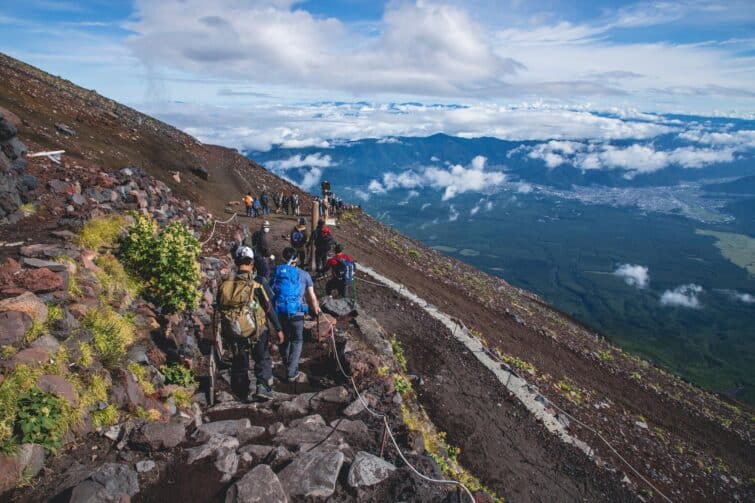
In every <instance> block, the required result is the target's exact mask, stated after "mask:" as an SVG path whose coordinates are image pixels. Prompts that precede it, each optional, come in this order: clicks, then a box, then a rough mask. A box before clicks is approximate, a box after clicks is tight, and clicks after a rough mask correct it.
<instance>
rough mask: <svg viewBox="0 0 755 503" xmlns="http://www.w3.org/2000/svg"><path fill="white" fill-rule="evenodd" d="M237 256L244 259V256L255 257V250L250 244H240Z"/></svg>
mask: <svg viewBox="0 0 755 503" xmlns="http://www.w3.org/2000/svg"><path fill="white" fill-rule="evenodd" d="M236 258H237V259H242V258H249V259H254V251H252V249H251V248H249V247H248V246H239V247H238V248H236Z"/></svg>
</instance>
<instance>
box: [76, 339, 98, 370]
mask: <svg viewBox="0 0 755 503" xmlns="http://www.w3.org/2000/svg"><path fill="white" fill-rule="evenodd" d="M93 362H94V358H93V357H92V346H91V345H89V344H88V343H86V342H82V343H79V359H78V360H77V362H76V363H77V364H78V365H79V366H80V367H84V368H87V367H89V366H91V365H92V363H93Z"/></svg>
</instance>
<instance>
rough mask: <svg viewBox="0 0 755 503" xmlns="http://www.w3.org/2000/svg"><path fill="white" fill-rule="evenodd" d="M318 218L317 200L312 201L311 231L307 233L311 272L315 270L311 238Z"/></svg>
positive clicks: (313, 244)
mask: <svg viewBox="0 0 755 503" xmlns="http://www.w3.org/2000/svg"><path fill="white" fill-rule="evenodd" d="M319 220H320V204H319V203H318V202H317V201H314V202H313V203H312V222H311V224H310V226H311V228H312V231H311V232H310V233H309V237H310V242H311V244H310V245H309V254H310V256H311V263H312V264H311V265H312V269H311V271H312V273H314V272H315V269H316V266H315V242H314V239H312V238H313V237H314V235H315V229H317V222H318V221H319Z"/></svg>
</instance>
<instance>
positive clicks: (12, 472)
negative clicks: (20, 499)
mask: <svg viewBox="0 0 755 503" xmlns="http://www.w3.org/2000/svg"><path fill="white" fill-rule="evenodd" d="M20 479H21V469H20V465H19V463H18V459H17V457H16V456H15V455H9V454H0V494H2V493H4V492H5V491H8V490H10V489H13V488H14V487H16V484H18V481H19V480H20Z"/></svg>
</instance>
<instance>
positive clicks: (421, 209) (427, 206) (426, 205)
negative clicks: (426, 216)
mask: <svg viewBox="0 0 755 503" xmlns="http://www.w3.org/2000/svg"><path fill="white" fill-rule="evenodd" d="M430 206H432V205H431V203H424V204H423V205H422V207H421V208H420V209H419V210H420V211H425V210H426V209H427V208H429V207H430Z"/></svg>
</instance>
